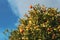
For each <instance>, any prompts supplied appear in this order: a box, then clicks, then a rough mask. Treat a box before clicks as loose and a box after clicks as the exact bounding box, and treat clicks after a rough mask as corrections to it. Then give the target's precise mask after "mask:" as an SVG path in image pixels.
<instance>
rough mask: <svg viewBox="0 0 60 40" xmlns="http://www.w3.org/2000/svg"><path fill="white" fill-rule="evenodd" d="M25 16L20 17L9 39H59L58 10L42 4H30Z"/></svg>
mask: <svg viewBox="0 0 60 40" xmlns="http://www.w3.org/2000/svg"><path fill="white" fill-rule="evenodd" d="M30 9H31V10H29V11H28V14H25V15H24V16H25V18H22V19H20V25H18V28H17V30H14V31H12V32H11V33H10V34H11V35H10V36H9V40H60V12H59V11H58V10H57V8H46V7H45V6H44V5H42V6H40V5H39V4H38V5H34V6H32V5H31V6H30Z"/></svg>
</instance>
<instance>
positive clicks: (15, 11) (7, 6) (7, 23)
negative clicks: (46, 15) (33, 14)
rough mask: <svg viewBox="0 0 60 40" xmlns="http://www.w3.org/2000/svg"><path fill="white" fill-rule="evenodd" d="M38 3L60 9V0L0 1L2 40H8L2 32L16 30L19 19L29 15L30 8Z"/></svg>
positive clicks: (0, 37) (0, 35)
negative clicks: (26, 14) (25, 14)
mask: <svg viewBox="0 0 60 40" xmlns="http://www.w3.org/2000/svg"><path fill="white" fill-rule="evenodd" d="M38 3H39V4H40V5H45V6H46V7H55V8H59V9H60V0H0V40H5V38H6V40H8V39H7V37H6V36H5V35H4V34H3V33H2V32H3V31H4V30H5V29H7V28H8V29H9V30H11V29H16V27H17V24H18V19H19V18H22V17H23V15H24V13H27V11H28V10H29V6H30V5H34V4H38ZM7 36H8V35H7Z"/></svg>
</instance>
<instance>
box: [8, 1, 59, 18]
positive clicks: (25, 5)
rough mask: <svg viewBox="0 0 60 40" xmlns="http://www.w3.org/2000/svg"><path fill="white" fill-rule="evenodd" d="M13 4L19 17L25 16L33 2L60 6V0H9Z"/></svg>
mask: <svg viewBox="0 0 60 40" xmlns="http://www.w3.org/2000/svg"><path fill="white" fill-rule="evenodd" d="M8 2H9V3H10V5H11V8H12V10H13V12H14V13H15V14H16V15H17V16H18V17H23V15H24V13H26V12H27V11H28V9H29V5H31V4H32V5H33V4H38V3H40V4H43V5H46V6H47V7H56V8H60V6H59V5H60V0H8Z"/></svg>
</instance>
